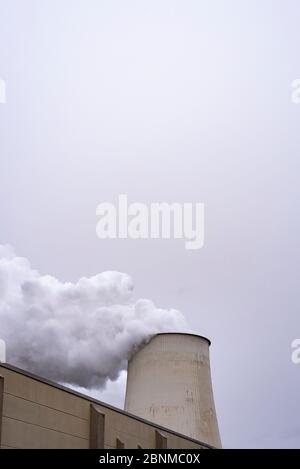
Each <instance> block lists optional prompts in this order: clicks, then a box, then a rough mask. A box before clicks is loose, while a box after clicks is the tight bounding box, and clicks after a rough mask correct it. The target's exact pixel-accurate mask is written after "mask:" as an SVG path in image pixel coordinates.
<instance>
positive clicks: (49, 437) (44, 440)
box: [2, 417, 89, 448]
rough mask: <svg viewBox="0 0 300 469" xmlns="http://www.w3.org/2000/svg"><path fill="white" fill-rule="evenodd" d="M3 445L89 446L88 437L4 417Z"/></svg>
mask: <svg viewBox="0 0 300 469" xmlns="http://www.w3.org/2000/svg"><path fill="white" fill-rule="evenodd" d="M2 430H3V433H2V442H3V445H7V446H14V447H16V448H88V446H89V444H88V443H89V442H88V440H87V439H83V438H78V437H75V436H72V435H67V434H66V433H61V432H57V431H54V430H49V429H47V428H42V427H39V426H37V425H31V424H28V423H25V422H21V421H19V420H13V419H9V418H7V417H3V428H2Z"/></svg>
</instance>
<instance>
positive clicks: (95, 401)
mask: <svg viewBox="0 0 300 469" xmlns="http://www.w3.org/2000/svg"><path fill="white" fill-rule="evenodd" d="M1 368H6V369H8V370H10V371H14V372H16V373H19V374H21V375H23V376H26V377H28V378H32V379H34V380H35V381H39V382H41V383H44V384H47V385H48V386H52V387H54V388H57V389H60V390H61V391H65V392H67V393H69V394H73V395H74V396H78V397H81V398H82V399H85V400H87V401H89V402H92V403H93V404H98V405H101V406H102V407H106V408H107V409H110V410H114V411H115V412H118V413H119V414H122V415H126V416H127V417H130V418H133V419H135V420H138V421H139V422H142V423H145V424H147V425H150V426H151V427H154V428H157V429H159V430H162V431H165V432H168V433H171V434H172V435H175V436H179V437H180V438H184V439H186V440H189V441H191V442H193V443H197V444H198V445H202V446H205V447H206V448H209V449H215V447H214V446H211V445H209V444H207V443H203V442H202V441H199V440H195V439H194V438H191V437H189V436H187V435H183V434H182V433H178V432H176V431H174V430H171V429H169V428H166V427H163V426H161V425H158V424H156V423H154V422H150V421H149V420H146V419H143V418H142V417H138V416H137V415H134V414H131V413H130V412H127V411H125V410H122V409H119V408H118V407H114V406H112V405H110V404H106V403H105V402H102V401H98V399H95V398H93V397H90V396H87V395H86V394H82V393H80V392H78V391H75V390H73V389H71V388H68V387H67V386H63V385H62V384H58V383H55V382H54V381H51V380H49V379H47V378H43V377H41V376H38V375H35V374H34V373H31V372H30V371H26V370H23V369H21V368H18V367H16V366H14V365H10V364H8V363H3V362H0V369H1Z"/></svg>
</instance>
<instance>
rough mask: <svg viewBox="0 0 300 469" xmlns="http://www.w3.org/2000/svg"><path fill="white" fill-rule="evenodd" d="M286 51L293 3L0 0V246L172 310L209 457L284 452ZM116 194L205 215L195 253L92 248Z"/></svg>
mask: <svg viewBox="0 0 300 469" xmlns="http://www.w3.org/2000/svg"><path fill="white" fill-rule="evenodd" d="M299 45H300V4H299V1H297V0H285V1H283V0H280V1H279V0H272V1H271V0H251V1H250V0H243V1H239V0H235V1H234V0H226V1H225V0H224V1H222V0H219V1H217V0H209V1H208V0H206V1H204V0H198V1H196V0H159V1H158V0H151V1H145V0H139V1H133V0H126V1H124V0H122V1H121V0H119V1H117V0H110V1H108V0H97V1H96V0H44V1H38V0H26V1H24V0H0V78H2V79H4V80H5V82H6V91H7V103H6V104H5V105H2V104H0V201H1V203H0V221H1V223H0V243H2V244H3V243H4V244H5V243H10V244H11V245H13V246H14V248H15V250H16V252H17V253H18V254H19V255H21V256H24V257H27V258H28V259H29V260H30V262H31V264H32V266H33V267H34V268H36V269H38V270H39V271H40V272H41V273H42V274H48V273H49V274H51V275H53V276H56V277H57V278H59V279H60V280H62V281H75V280H77V279H78V278H79V277H82V276H91V275H94V274H96V273H98V272H102V271H105V270H118V271H121V272H126V273H128V274H130V275H131V276H132V277H133V279H134V284H135V296H136V297H137V298H140V297H146V298H150V299H151V300H153V301H154V302H155V304H157V306H159V307H162V308H170V307H174V308H177V309H180V310H181V311H182V312H183V313H184V314H185V316H186V317H187V320H188V321H189V324H190V325H191V327H192V328H193V329H194V330H195V331H198V333H200V334H203V335H207V336H208V337H210V338H211V340H212V346H211V364H212V372H213V383H214V390H215V400H216V407H217V413H218V418H219V424H220V430H221V436H222V441H223V445H224V446H225V447H298V448H300V423H299V422H300V410H299V409H300V406H299V396H300V394H299V386H300V364H299V365H295V364H293V363H292V361H291V351H292V349H291V342H292V340H293V339H295V338H297V337H300V319H299V317H300V315H299V312H300V304H299V303H300V301H299V278H300V277H299V273H300V272H299V271H300V267H299V266H300V264H299V261H300V249H299V225H300V223H299V201H300V184H299V169H300V168H299V165H300V163H299V150H300V132H299V125H300V104H299V105H296V104H292V101H291V82H292V80H294V79H296V78H300V55H299ZM122 193H126V194H128V198H129V201H132V202H145V203H150V202H161V201H166V202H197V201H199V202H204V203H205V210H206V212H205V216H206V220H205V221H206V223H205V245H204V247H203V249H200V250H198V251H188V250H185V249H184V244H183V241H181V240H175V241H174V240H173V241H172V240H138V241H133V240H102V241H101V240H99V239H98V238H97V237H96V233H95V227H96V216H95V211H96V206H97V205H98V204H99V203H100V202H103V201H109V202H115V201H116V200H117V197H118V194H122ZM122 379H123V381H124V377H123V378H122ZM117 386H119V383H118V384H117ZM116 389H117V388H116ZM114 398H115V399H117V398H116V396H114Z"/></svg>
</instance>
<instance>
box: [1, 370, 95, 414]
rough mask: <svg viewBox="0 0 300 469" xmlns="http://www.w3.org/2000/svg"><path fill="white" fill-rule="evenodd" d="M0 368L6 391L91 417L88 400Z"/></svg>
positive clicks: (66, 411) (58, 408)
mask: <svg viewBox="0 0 300 469" xmlns="http://www.w3.org/2000/svg"><path fill="white" fill-rule="evenodd" d="M0 370H1V371H0V372H1V374H2V375H3V376H4V378H5V392H7V393H9V394H13V395H15V396H18V397H22V398H23V399H27V400H29V401H33V402H37V403H38V404H42V405H47V406H48V407H52V408H53V409H57V410H62V411H64V412H65V413H70V414H71V415H76V416H77V417H80V418H83V419H86V420H88V419H89V412H90V405H89V402H88V401H87V400H85V399H82V398H80V397H78V396H74V395H73V394H69V393H68V392H65V391H63V390H61V389H57V388H55V387H53V386H50V385H48V384H45V383H41V382H39V381H36V380H34V379H32V378H30V377H27V376H23V375H21V374H19V373H16V372H14V371H11V370H7V369H5V368H1V367H0Z"/></svg>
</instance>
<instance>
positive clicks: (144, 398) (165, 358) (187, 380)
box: [125, 333, 221, 448]
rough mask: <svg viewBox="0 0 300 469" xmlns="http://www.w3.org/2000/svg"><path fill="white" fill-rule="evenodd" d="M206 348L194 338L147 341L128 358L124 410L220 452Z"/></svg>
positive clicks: (173, 336) (162, 337)
mask: <svg viewBox="0 0 300 469" xmlns="http://www.w3.org/2000/svg"><path fill="white" fill-rule="evenodd" d="M209 346H210V341H209V340H208V339H207V338H205V337H202V336H199V335H194V334H182V333H163V334H157V335H155V336H154V337H152V338H151V340H150V341H149V342H148V343H147V344H146V345H144V346H143V347H142V348H141V349H140V350H139V351H138V352H137V353H136V354H135V355H134V356H133V357H132V358H131V359H130V360H129V363H128V375H127V388H126V398H125V411H127V412H129V413H131V414H134V415H137V416H139V417H142V418H144V419H146V420H149V421H151V422H154V423H156V424H159V425H162V426H164V427H166V428H170V429H172V430H174V431H176V432H180V433H182V434H184V435H187V436H188V437H190V438H193V439H195V440H198V441H202V442H204V443H206V444H209V445H211V446H214V447H216V448H220V447H221V439H220V434H219V428H218V422H217V416H216V410H215V404H214V397H213V390H212V381H211V371H210V361H209Z"/></svg>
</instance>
